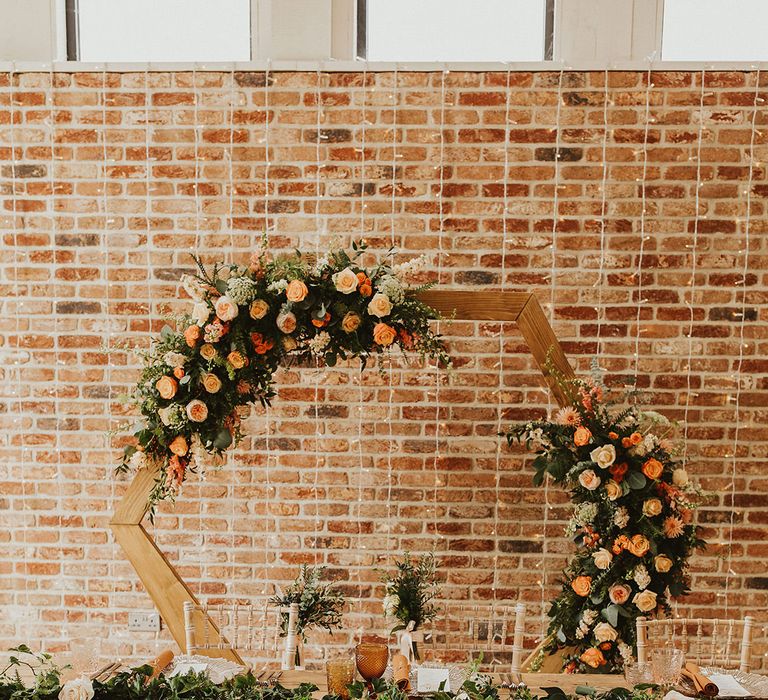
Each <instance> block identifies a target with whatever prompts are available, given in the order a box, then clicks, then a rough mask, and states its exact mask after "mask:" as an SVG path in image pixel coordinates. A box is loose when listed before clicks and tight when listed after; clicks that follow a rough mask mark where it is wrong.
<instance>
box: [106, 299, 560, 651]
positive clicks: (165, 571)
mask: <svg viewBox="0 0 768 700" xmlns="http://www.w3.org/2000/svg"><path fill="white" fill-rule="evenodd" d="M420 299H421V300H422V301H424V302H425V303H426V304H429V305H430V306H432V307H433V308H435V309H437V310H438V311H439V312H441V313H442V314H443V315H445V316H453V317H454V318H455V319H457V320H464V321H497V322H505V321H506V322H512V323H515V324H516V325H517V327H518V329H519V330H520V332H521V334H522V336H523V338H524V339H525V340H526V342H527V343H528V347H529V349H530V352H531V355H532V356H533V358H534V359H535V361H536V363H537V365H538V366H539V369H540V370H541V372H542V374H543V375H544V378H545V380H546V382H547V384H548V385H549V388H550V390H551V391H552V393H553V394H554V396H555V398H556V400H557V402H558V403H559V404H560V405H563V404H564V403H565V401H566V399H565V397H564V396H563V393H562V391H561V389H560V387H559V386H558V385H557V383H556V382H555V381H554V379H553V378H552V377H551V376H550V375H549V373H548V371H547V369H546V365H547V361H548V360H549V362H550V363H551V364H552V366H553V367H554V368H556V369H557V370H558V371H559V373H560V374H562V375H563V376H565V377H572V376H574V372H573V369H572V367H571V366H570V364H569V363H568V360H567V359H566V357H565V354H564V353H563V350H562V348H561V347H560V343H559V342H558V340H557V337H556V336H555V334H554V331H553V330H552V327H551V326H550V325H549V322H548V321H547V318H546V316H545V315H544V311H543V310H542V308H541V305H540V304H539V302H538V300H537V299H536V297H535V296H534V295H533V294H528V293H524V292H470V291H447V290H446V291H441V290H432V291H428V292H423V293H422V294H421V295H420ZM156 475H157V469H154V468H148V469H142V470H140V471H139V472H137V474H136V476H135V477H134V479H133V481H132V482H131V484H130V485H129V487H128V490H127V491H126V493H125V495H124V496H123V499H122V500H121V501H120V503H119V504H118V506H117V508H116V509H115V513H114V515H113V517H112V521H111V523H110V526H111V528H112V532H113V533H114V535H115V539H116V540H117V541H118V542H119V543H120V546H121V547H122V548H123V551H124V552H125V554H126V556H127V557H128V560H129V561H130V562H131V564H132V565H133V568H134V569H135V570H136V573H137V574H138V575H139V578H140V579H141V581H142V583H143V584H144V588H145V589H146V591H147V593H149V595H150V597H151V598H152V600H153V601H154V603H155V605H156V606H157V609H158V610H159V612H160V615H162V618H163V620H165V623H166V625H167V626H168V629H169V630H170V632H171V634H172V635H173V638H174V639H175V640H176V643H177V644H178V645H179V647H180V648H182V649H184V648H185V633H184V603H185V602H186V601H189V602H191V603H194V604H197V603H198V601H197V599H196V598H195V596H194V595H193V593H192V591H190V589H189V588H188V587H187V585H186V584H185V583H184V581H183V580H182V578H181V577H180V576H179V574H178V572H177V571H176V569H175V568H174V567H173V565H172V564H171V562H169V561H168V559H166V557H165V555H164V554H163V553H162V552H161V551H160V549H158V547H157V545H156V544H155V542H154V540H153V539H152V537H151V535H150V534H149V533H148V532H147V531H146V530H145V529H144V527H143V526H142V524H141V523H142V521H143V520H144V516H145V515H146V513H147V500H148V497H149V493H150V491H151V490H152V487H153V486H154V483H155V477H156ZM196 615H197V617H196V618H195V620H194V623H195V626H196V627H197V628H198V629H204V627H205V626H206V625H207V627H208V638H209V640H210V642H211V644H212V645H216V644H217V643H218V641H219V638H220V632H219V630H218V628H217V626H216V624H215V623H214V621H213V620H212V619H211V618H209V617H207V616H204V615H203V613H196ZM207 653H208V654H209V655H210V656H222V657H225V658H228V659H231V660H232V661H235V662H238V663H240V662H242V659H241V658H240V655H239V654H238V653H237V651H234V650H229V649H225V648H222V649H211V650H209V651H208V652H207Z"/></svg>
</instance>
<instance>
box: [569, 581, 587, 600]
mask: <svg viewBox="0 0 768 700" xmlns="http://www.w3.org/2000/svg"><path fill="white" fill-rule="evenodd" d="M571 588H572V589H573V592H574V593H575V594H576V595H578V596H581V597H582V598H586V597H587V596H588V595H589V592H590V591H591V590H592V577H591V576H577V577H576V578H575V579H573V581H571Z"/></svg>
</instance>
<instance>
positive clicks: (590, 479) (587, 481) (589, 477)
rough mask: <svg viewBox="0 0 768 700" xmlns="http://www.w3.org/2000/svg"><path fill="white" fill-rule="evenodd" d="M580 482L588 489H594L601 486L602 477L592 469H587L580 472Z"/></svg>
mask: <svg viewBox="0 0 768 700" xmlns="http://www.w3.org/2000/svg"><path fill="white" fill-rule="evenodd" d="M579 483H580V484H581V485H582V486H583V487H584V488H585V489H587V491H594V490H595V489H596V488H597V487H598V486H600V477H599V476H598V475H597V474H595V472H593V471H592V470H591V469H585V470H584V471H583V472H581V474H579Z"/></svg>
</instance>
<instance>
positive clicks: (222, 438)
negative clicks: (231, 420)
mask: <svg viewBox="0 0 768 700" xmlns="http://www.w3.org/2000/svg"><path fill="white" fill-rule="evenodd" d="M231 444H232V434H231V433H230V432H229V430H227V429H226V428H225V429H224V430H220V431H219V432H218V434H217V435H216V438H215V439H214V441H213V446H214V447H215V448H216V449H217V450H226V449H227V448H228V447H229V446H230V445H231Z"/></svg>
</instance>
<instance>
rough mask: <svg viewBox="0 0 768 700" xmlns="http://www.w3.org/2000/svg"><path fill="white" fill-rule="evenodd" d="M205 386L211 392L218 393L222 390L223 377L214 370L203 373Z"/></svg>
mask: <svg viewBox="0 0 768 700" xmlns="http://www.w3.org/2000/svg"><path fill="white" fill-rule="evenodd" d="M203 387H204V388H205V390H206V391H207V392H208V393H209V394H218V393H219V391H221V379H219V378H218V377H217V376H216V375H215V374H214V373H213V372H206V373H205V374H204V375H203Z"/></svg>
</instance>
